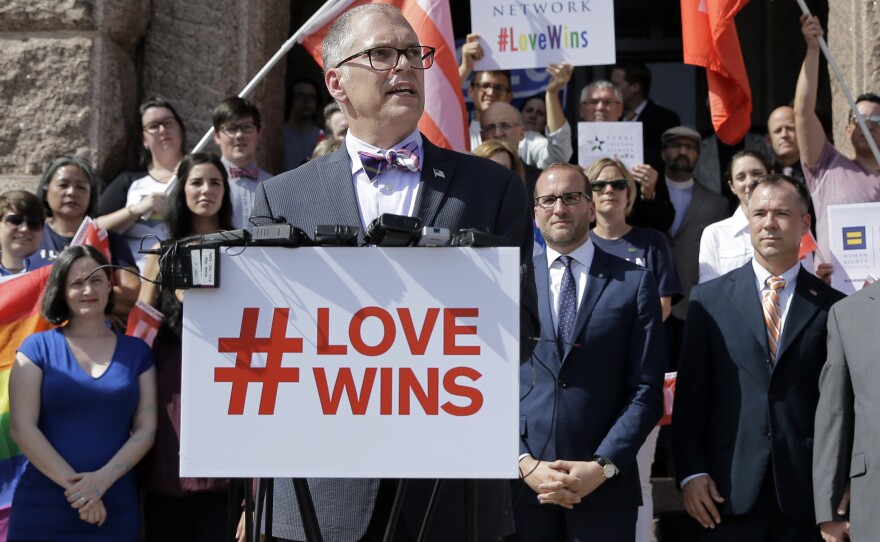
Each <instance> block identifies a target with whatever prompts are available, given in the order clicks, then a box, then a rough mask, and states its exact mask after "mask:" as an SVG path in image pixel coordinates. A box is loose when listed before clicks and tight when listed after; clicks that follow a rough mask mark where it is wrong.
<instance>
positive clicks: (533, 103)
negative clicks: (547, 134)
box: [519, 92, 547, 134]
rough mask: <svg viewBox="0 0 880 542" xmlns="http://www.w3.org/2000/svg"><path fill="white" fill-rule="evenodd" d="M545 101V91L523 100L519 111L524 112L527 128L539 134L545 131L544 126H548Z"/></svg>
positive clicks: (524, 123) (525, 126)
mask: <svg viewBox="0 0 880 542" xmlns="http://www.w3.org/2000/svg"><path fill="white" fill-rule="evenodd" d="M545 102H546V100H545V99H544V93H543V92H542V93H540V94H535V95H534V96H532V97H530V98H526V99H525V101H523V103H522V105H521V106H520V107H519V112H520V113H521V114H522V119H523V127H524V128H525V129H526V130H531V131H532V132H538V133H539V134H543V133H544V128H546V127H547V104H546V103H545Z"/></svg>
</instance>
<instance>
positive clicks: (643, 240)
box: [586, 158, 682, 540]
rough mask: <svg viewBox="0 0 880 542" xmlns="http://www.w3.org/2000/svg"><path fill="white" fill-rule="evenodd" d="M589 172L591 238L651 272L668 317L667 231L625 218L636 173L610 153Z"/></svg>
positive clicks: (646, 501) (672, 295) (641, 457)
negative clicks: (592, 209) (592, 206)
mask: <svg viewBox="0 0 880 542" xmlns="http://www.w3.org/2000/svg"><path fill="white" fill-rule="evenodd" d="M586 174H587V179H589V181H590V186H589V189H590V191H591V192H592V193H593V202H594V203H595V205H596V226H595V227H594V228H593V229H592V230H590V240H591V241H592V242H593V243H595V244H596V246H597V247H599V248H600V249H602V250H603V251H605V252H607V253H609V254H613V255H614V256H617V257H619V258H623V259H624V260H627V261H630V262H632V263H634V264H636V265H640V266H642V267H644V268H646V269H647V270H648V271H650V272H651V275H652V276H653V277H654V282H656V283H657V290H658V293H659V294H660V307H661V310H662V314H663V320H666V318H668V317H669V314H670V313H671V312H672V304H673V303H675V302H676V301H678V300H679V299H680V298H681V295H682V287H681V283H680V281H679V280H678V273H676V271H675V263H674V261H673V259H672V249H671V248H669V243H668V242H667V241H666V237H665V236H664V235H663V234H662V233H661V232H660V231H658V230H655V229H653V228H640V227H637V226H630V225H629V224H627V223H626V217H627V215H629V213H630V211H632V207H633V204H634V203H635V200H636V195H637V194H638V191H637V188H636V182H635V180H634V179H633V176H632V174H631V173H630V172H629V170H628V169H627V168H626V166H624V165H623V163H621V162H620V161H619V160H615V159H612V158H600V159H598V160H596V161H595V162H593V163H592V164H591V165H590V166H589V167H588V168H586ZM659 433H660V427H659V426H657V427H654V429H653V430H652V431H651V432H650V433H649V434H648V437H647V438H646V439H645V442H644V443H643V444H642V447H641V448H639V453H638V454H637V455H636V466H637V468H638V470H639V481H640V483H641V486H642V506H640V507H639V511H638V519H637V520H636V539H637V540H650V539H651V527H652V523H651V521H652V518H653V517H654V501H653V488H652V486H651V464H652V463H653V462H654V449H655V448H656V447H657V437H658V436H659Z"/></svg>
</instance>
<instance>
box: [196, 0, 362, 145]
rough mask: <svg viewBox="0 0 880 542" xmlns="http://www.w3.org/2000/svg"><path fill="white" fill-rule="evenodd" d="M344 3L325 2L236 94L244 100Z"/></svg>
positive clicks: (207, 134)
mask: <svg viewBox="0 0 880 542" xmlns="http://www.w3.org/2000/svg"><path fill="white" fill-rule="evenodd" d="M345 1H347V0H327V2H325V3H324V5H323V6H321V7H320V8H319V9H318V11H316V12H315V14H314V15H312V16H311V17H309V20H307V21H306V23H305V24H304V25H302V26H301V27H300V28H299V30H297V31H296V32H294V33H293V36H291V37H290V39H288V40H287V41H285V42H284V44H283V45H282V46H281V48H280V49H278V51H277V52H276V53H275V54H274V55H273V56H272V58H270V59H269V61H268V62H266V64H265V65H264V66H263V67H262V68H261V69H260V71H258V72H257V75H255V76H254V78H253V79H251V80H250V82H249V83H248V84H247V85H245V87H244V88H243V89H242V90H241V92H239V93H238V96H239V97H241V98H244V97H245V96H247V95H248V94H250V92H251V91H252V90H253V89H254V87H256V86H257V85H258V84H259V83H260V81H262V80H263V78H264V77H266V74H267V73H269V71H270V70H271V69H272V68H274V67H275V65H276V64H278V62H279V61H280V60H281V59H282V58H284V56H285V55H287V53H289V52H290V50H291V49H292V48H293V46H294V45H295V44H296V43H297V42H299V41H300V38H301V37H302V35H303V34H305V33H306V31H307V30H309V29H310V28H311V27H312V25H313V24H314V23H315V21H317V20H320V19H321V18H322V17H324V16H325V15H326V14H327V13H328V12H329V11H330V10H332V9H333V8H335V7H336V6H337V5H338V4H341V3H343V2H345ZM213 134H214V127H213V126H211V127H210V128H208V131H207V132H205V135H204V136H202V139H201V141H199V142H198V144H197V145H196V146H195V147H194V148H193V150H192V151H190V152H199V151H200V150H202V149H204V148H205V145H207V144H208V141H209V140H210V139H211V136H212V135H213Z"/></svg>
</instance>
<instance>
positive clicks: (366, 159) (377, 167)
mask: <svg viewBox="0 0 880 542" xmlns="http://www.w3.org/2000/svg"><path fill="white" fill-rule="evenodd" d="M418 152H419V146H418V145H417V144H416V142H415V141H410V142H409V143H407V144H406V145H404V146H403V147H401V148H399V149H391V150H388V151H385V150H380V151H379V152H378V153H374V152H367V151H358V156H360V158H361V165H362V166H363V167H364V173H366V174H367V178H368V179H369V180H370V182H373V181H374V180H375V179H376V177H378V176H379V174H380V173H382V172H383V171H385V170H386V169H388V168H390V167H399V168H402V169H406V170H409V171H419V170H420V169H421V164H420V163H419V157H418V154H416V153H418Z"/></svg>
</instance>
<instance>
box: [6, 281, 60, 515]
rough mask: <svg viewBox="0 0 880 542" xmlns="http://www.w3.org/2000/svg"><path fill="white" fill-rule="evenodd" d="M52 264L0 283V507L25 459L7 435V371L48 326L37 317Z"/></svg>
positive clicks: (8, 497)
mask: <svg viewBox="0 0 880 542" xmlns="http://www.w3.org/2000/svg"><path fill="white" fill-rule="evenodd" d="M51 270H52V266H46V267H41V268H39V269H35V270H34V271H30V272H28V273H25V274H23V275H12V276H8V277H3V278H4V279H5V280H3V281H2V282H0V509H4V508H8V507H10V506H11V505H12V494H13V493H14V492H15V484H16V483H17V482H18V479H19V477H20V476H21V473H22V472H23V471H24V467H25V465H26V464H27V459H25V457H24V455H22V453H21V450H19V449H18V446H16V444H15V442H13V441H12V438H11V437H10V436H9V430H10V424H9V373H10V372H11V370H12V364H13V362H14V361H15V351H16V350H18V347H19V346H21V343H22V342H23V341H24V340H25V338H27V336H28V335H30V334H32V333H36V332H37V331H43V330H46V329H49V328H51V327H52V325H51V324H49V322H47V321H46V320H44V319H43V318H42V317H41V316H40V300H41V299H42V297H43V290H45V288H46V281H47V280H48V279H49V272H50V271H51Z"/></svg>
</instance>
